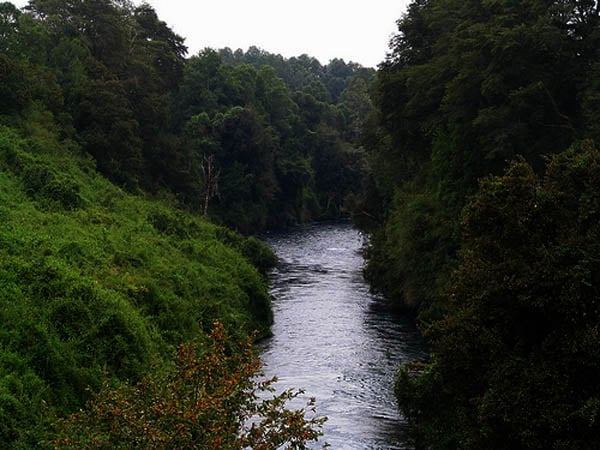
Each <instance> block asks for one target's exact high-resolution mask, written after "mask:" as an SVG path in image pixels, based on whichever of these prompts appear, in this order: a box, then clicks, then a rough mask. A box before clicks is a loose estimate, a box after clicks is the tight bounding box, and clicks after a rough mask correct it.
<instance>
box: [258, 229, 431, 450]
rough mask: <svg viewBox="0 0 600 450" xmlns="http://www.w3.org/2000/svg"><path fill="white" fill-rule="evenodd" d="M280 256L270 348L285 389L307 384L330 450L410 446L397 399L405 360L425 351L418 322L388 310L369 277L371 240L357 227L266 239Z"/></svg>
mask: <svg viewBox="0 0 600 450" xmlns="http://www.w3.org/2000/svg"><path fill="white" fill-rule="evenodd" d="M264 239H265V241H266V242H267V244H269V246H270V247H271V248H272V249H273V250H274V251H275V253H276V254H277V256H278V258H279V264H278V267H277V268H276V269H275V270H274V271H273V272H272V274H271V294H272V296H273V311H274V319H275V322H274V325H273V337H271V338H269V339H268V340H266V342H265V343H264V344H263V345H264V348H263V350H262V360H263V363H264V368H265V372H266V374H267V375H268V376H274V375H275V376H277V377H278V379H279V382H278V384H277V387H278V389H279V388H281V389H283V388H288V387H294V388H303V389H305V391H306V396H307V397H316V400H317V413H318V415H319V416H327V417H328V420H327V422H326V423H325V426H324V429H323V430H324V436H323V438H322V440H321V441H319V445H315V446H314V448H320V447H322V443H324V442H327V443H329V444H330V445H331V448H332V449H344V450H345V449H348V450H351V449H356V450H366V449H410V448H412V446H411V445H410V444H409V441H408V438H407V433H406V423H405V421H404V419H403V417H402V415H401V413H400V412H399V410H398V408H397V406H396V402H395V399H394V395H393V384H394V378H395V374H396V371H397V369H398V366H399V364H401V363H402V362H405V361H411V360H422V359H424V358H425V357H426V354H425V350H424V344H423V340H422V338H421V336H420V334H419V332H418V331H417V329H416V328H415V326H414V323H413V322H412V320H410V319H408V318H405V317H402V316H398V315H394V314H392V313H390V312H389V311H386V308H385V306H384V303H383V301H382V299H381V298H380V297H378V296H375V295H372V294H371V293H370V292H369V286H368V285H367V283H366V282H365V281H364V279H363V277H362V266H363V262H364V261H363V257H362V252H361V250H362V248H363V244H364V237H363V236H362V235H361V234H360V233H359V232H358V231H357V230H355V229H354V228H353V227H352V226H351V224H350V223H347V222H341V223H339V222H336V223H326V224H314V225H306V226H301V227H297V228H293V229H291V230H286V231H285V232H281V233H270V234H267V235H266V236H264Z"/></svg>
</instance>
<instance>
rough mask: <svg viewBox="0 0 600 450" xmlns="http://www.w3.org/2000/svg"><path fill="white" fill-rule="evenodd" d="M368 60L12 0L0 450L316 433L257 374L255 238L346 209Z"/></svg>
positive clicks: (262, 289) (358, 159)
mask: <svg viewBox="0 0 600 450" xmlns="http://www.w3.org/2000/svg"><path fill="white" fill-rule="evenodd" d="M374 76H375V71H374V70H373V69H365V68H362V67H361V66H359V65H357V64H354V63H346V62H344V61H342V60H333V61H331V62H330V63H329V64H328V65H325V66H323V65H321V64H320V63H319V62H318V61H317V60H316V59H314V58H311V57H309V56H307V55H302V56H299V57H296V58H290V59H286V58H283V57H281V56H280V55H274V54H270V53H268V52H266V51H263V50H260V49H258V48H256V47H250V48H249V49H248V50H247V51H245V52H244V51H242V50H237V51H235V52H233V51H232V50H230V49H227V48H225V49H220V50H215V49H209V48H207V49H205V50H203V51H201V52H199V53H198V54H196V55H193V56H189V57H188V55H187V49H186V47H185V44H184V39H183V38H182V37H180V36H178V35H177V34H175V33H174V32H173V31H172V30H171V29H170V28H169V27H168V26H167V24H165V23H164V22H163V21H161V20H160V19H159V18H158V16H157V14H156V12H155V11H154V10H153V8H152V7H151V6H149V5H147V4H141V5H137V6H136V5H134V4H133V3H130V2H128V1H120V0H99V1H85V0H76V1H72V2H62V1H54V0H32V1H31V2H30V3H29V4H28V6H26V7H25V8H23V9H17V8H16V7H15V6H14V5H12V4H11V3H0V198H1V201H0V218H1V219H2V220H1V221H0V302H1V307H0V330H1V331H0V447H2V448H15V449H16V448H27V449H30V448H40V447H50V448H57V447H58V448H62V447H72V448H111V449H112V448H130V447H131V446H132V445H134V446H136V447H138V448H247V447H256V448H277V447H278V446H280V445H283V444H286V443H287V444H289V445H297V446H301V445H304V444H303V443H304V442H306V441H309V440H315V439H316V438H317V437H318V435H319V433H320V432H319V431H318V430H319V428H320V426H321V425H322V422H323V420H322V419H318V418H314V419H311V418H308V417H307V418H305V416H304V414H305V412H307V411H308V410H309V409H310V408H312V406H311V405H306V407H305V408H304V409H300V410H289V409H287V406H286V405H287V401H288V400H291V399H293V398H294V397H295V396H296V395H297V394H298V392H296V391H286V392H284V393H282V394H280V395H278V396H275V397H273V398H272V399H271V400H269V399H268V398H267V396H266V394H265V391H268V390H269V386H270V383H271V382H270V381H268V380H267V381H260V379H259V378H257V377H256V374H257V372H259V371H260V363H259V361H258V359H257V356H256V354H255V352H254V350H252V349H250V347H249V345H250V342H249V341H248V340H249V339H250V340H252V339H257V338H260V337H261V336H265V335H267V334H268V333H269V327H270V324H271V321H272V313H271V309H270V298H269V295H268V292H267V279H266V276H265V274H266V271H267V270H268V269H269V268H270V267H272V266H273V265H274V264H275V256H274V255H273V254H272V253H271V251H270V250H269V249H268V248H267V247H266V246H265V245H264V244H262V243H261V242H260V241H259V240H257V239H255V238H253V237H248V236H249V235H251V234H252V233H256V232H258V231H261V230H264V229H265V228H266V227H278V226H284V225H289V224H295V223H300V222H303V221H308V220H314V219H326V218H336V217H340V216H344V215H348V214H349V206H348V205H351V204H352V203H353V202H355V200H354V199H355V198H356V197H357V195H358V193H359V190H360V184H359V183H356V180H358V179H360V178H361V177H362V174H363V173H364V171H365V167H364V159H363V154H362V149H361V146H360V143H359V141H358V139H359V136H360V130H361V129H362V126H363V123H364V122H365V120H366V118H367V116H368V115H369V114H370V113H371V111H372V108H373V107H372V103H371V99H370V94H369V86H370V85H371V83H372V80H373V78H374ZM86 403H87V405H88V406H87V407H86V409H84V410H81V409H82V408H84V406H85V405H86ZM307 408H308V409H307ZM80 410H81V411H80ZM76 411H80V412H78V413H77V414H74V415H71V414H72V413H75V412H76ZM294 448H296V447H294ZM298 448H300V447H298Z"/></svg>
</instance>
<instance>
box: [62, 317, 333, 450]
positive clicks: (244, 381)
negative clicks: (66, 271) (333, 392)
mask: <svg viewBox="0 0 600 450" xmlns="http://www.w3.org/2000/svg"><path fill="white" fill-rule="evenodd" d="M260 368H261V363H260V360H259V359H258V357H257V356H256V354H255V352H254V351H253V349H252V346H251V343H250V341H249V340H248V341H246V342H243V343H241V344H239V345H238V346H235V347H234V346H232V345H231V341H230V339H229V338H228V336H227V335H226V333H225V331H224V327H223V325H222V324H220V323H215V326H214V329H213V331H212V332H211V335H210V342H209V343H208V345H201V344H197V343H187V344H183V345H181V346H180V347H179V349H178V351H177V355H176V357H175V360H174V367H173V368H172V369H171V370H168V371H167V372H166V374H162V375H161V374H153V375H150V376H148V377H147V378H146V379H145V380H143V381H142V382H141V383H139V384H138V385H136V386H130V385H127V384H123V385H120V386H119V387H116V388H112V387H110V386H109V385H108V384H105V385H104V386H103V388H102V389H101V391H100V392H99V393H98V395H97V396H96V397H95V399H94V400H93V401H91V402H90V403H89V404H88V406H87V409H86V410H83V411H80V412H78V413H76V414H74V415H72V416H71V417H70V418H69V419H65V420H62V421H60V422H59V425H58V426H59V433H60V437H59V438H57V439H56V440H55V442H54V446H55V448H59V449H62V448H78V449H121V448H144V449H167V448H188V449H201V448H210V449H242V448H252V449H256V450H260V449H263V450H266V449H276V448H288V449H306V448H307V443H308V442H310V441H317V440H318V438H319V436H321V435H322V432H321V428H322V426H323V424H324V422H325V421H326V418H324V417H315V416H314V415H315V406H314V403H315V401H314V399H310V400H309V401H308V402H307V403H306V405H305V407H304V408H301V409H297V410H292V409H288V408H287V407H286V405H287V404H288V402H289V401H290V400H293V399H294V398H296V397H298V396H299V395H301V394H302V393H303V391H302V390H286V391H284V392H283V393H281V394H279V395H273V396H270V395H269V394H267V393H271V392H273V391H274V388H273V383H274V382H275V381H276V379H275V378H271V379H266V380H264V379H260V374H261V372H260ZM268 397H270V398H268ZM307 414H310V415H311V416H312V417H311V418H307Z"/></svg>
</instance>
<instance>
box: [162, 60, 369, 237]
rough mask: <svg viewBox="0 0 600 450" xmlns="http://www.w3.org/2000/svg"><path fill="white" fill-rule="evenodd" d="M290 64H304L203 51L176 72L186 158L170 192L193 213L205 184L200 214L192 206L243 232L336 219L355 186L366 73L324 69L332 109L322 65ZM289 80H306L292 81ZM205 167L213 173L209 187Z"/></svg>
mask: <svg viewBox="0 0 600 450" xmlns="http://www.w3.org/2000/svg"><path fill="white" fill-rule="evenodd" d="M299 61H304V63H307V64H308V61H309V59H308V58H302V57H301V58H299V59H294V58H292V59H290V60H285V59H283V58H281V57H278V56H276V55H271V54H269V53H266V52H263V51H259V50H258V49H255V48H254V49H253V48H251V49H250V50H248V52H247V53H243V52H241V51H240V52H236V53H235V54H233V53H231V51H228V50H227V49H225V50H221V51H220V52H216V51H214V50H212V49H205V50H203V51H202V52H200V53H199V54H198V55H197V56H194V57H192V58H190V59H189V60H188V62H187V64H186V67H185V70H184V76H183V82H182V84H181V88H180V90H179V94H178V96H177V99H176V105H177V107H176V111H175V112H174V117H175V118H176V124H175V127H176V128H177V129H180V130H182V132H183V136H184V142H183V143H184V146H185V148H187V155H188V156H187V157H186V161H185V164H187V168H186V169H183V172H184V173H185V174H186V175H184V177H183V179H184V180H186V181H185V183H184V184H179V185H178V189H179V190H181V191H182V192H183V193H184V194H185V195H186V196H189V200H188V203H191V204H192V205H193V206H195V207H197V208H198V206H197V203H198V200H197V199H198V198H203V199H204V200H205V201H206V200H208V199H207V198H206V195H207V187H208V186H213V187H214V186H215V185H216V186H217V188H218V189H217V193H216V195H208V197H209V198H210V200H209V202H208V204H209V205H208V208H206V209H207V210H208V211H204V208H200V209H201V210H202V211H203V213H206V212H208V214H209V216H211V217H212V218H214V219H215V220H219V221H222V222H223V223H225V224H227V225H228V226H230V227H232V228H235V229H237V230H240V231H242V232H244V233H249V232H256V231H259V230H262V229H264V228H265V227H267V226H281V225H286V224H290V223H296V222H300V221H306V220H311V219H314V218H328V217H339V216H340V214H343V213H344V211H345V210H346V209H347V208H346V207H347V205H346V203H347V202H346V198H347V196H348V195H349V194H352V193H354V194H355V193H357V192H358V189H359V188H360V186H359V185H358V183H357V180H358V179H359V178H360V176H361V174H362V172H363V164H362V159H363V155H362V150H361V149H360V148H358V147H357V142H356V141H355V139H356V137H357V129H358V127H360V125H361V124H362V122H363V121H364V119H365V116H366V115H367V113H368V111H369V110H370V109H371V107H372V105H371V103H370V100H369V99H368V96H367V83H368V82H369V81H370V76H371V74H370V73H369V72H368V71H363V70H361V69H360V67H359V66H357V65H352V64H349V65H346V64H345V63H343V61H336V62H335V64H334V62H332V63H331V64H333V65H335V67H337V69H336V70H337V71H338V72H339V73H338V74H337V77H338V81H339V82H338V87H337V88H336V89H338V90H339V89H342V91H343V95H342V92H341V91H340V92H337V91H336V92H337V93H336V94H335V97H336V98H337V97H339V103H338V104H337V105H332V104H331V102H332V100H331V98H333V97H334V95H333V92H330V91H328V88H327V87H326V86H325V84H324V83H325V81H326V80H327V73H329V71H328V67H329V66H326V67H325V68H323V67H321V66H320V64H318V63H316V65H315V64H312V65H311V64H308V66H305V65H304V63H303V64H301V65H299ZM332 67H333V66H332ZM342 69H344V70H342ZM334 72H335V73H337V72H336V71H335V70H333V69H332V71H331V73H334ZM309 75H310V76H309ZM295 76H297V77H300V76H306V77H307V80H309V79H310V81H307V80H305V82H299V84H296V83H295V82H294V81H293V78H294V77H295ZM280 77H281V78H280ZM317 86H320V88H319V89H317ZM293 90H295V91H293ZM207 160H210V161H211V162H212V164H213V168H214V171H213V172H212V173H213V174H215V173H216V174H218V176H216V177H215V178H214V180H212V182H211V181H210V180H208V182H207V175H206V173H205V172H206V161H207ZM179 178H180V179H181V178H182V177H181V176H179ZM194 202H196V204H194Z"/></svg>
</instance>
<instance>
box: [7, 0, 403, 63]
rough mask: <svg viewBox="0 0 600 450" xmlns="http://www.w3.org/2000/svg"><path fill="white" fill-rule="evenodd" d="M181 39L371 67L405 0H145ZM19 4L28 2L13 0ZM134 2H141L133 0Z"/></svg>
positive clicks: (196, 45) (193, 48)
mask: <svg viewBox="0 0 600 450" xmlns="http://www.w3.org/2000/svg"><path fill="white" fill-rule="evenodd" d="M147 2H148V3H149V4H151V5H152V6H153V7H154V9H155V10H156V12H157V13H158V16H159V17H160V18H161V19H162V20H164V21H165V22H166V23H167V24H168V25H169V26H170V27H171V28H172V29H173V30H174V31H175V32H176V33H178V34H179V35H181V36H183V37H185V38H186V44H187V46H188V47H189V54H190V55H192V54H195V53H197V52H198V51H199V50H201V49H203V48H204V47H213V48H222V47H230V48H231V49H233V50H236V49H238V48H241V49H243V50H247V49H248V47H250V46H251V45H256V46H257V47H259V48H262V49H263V50H266V51H269V52H271V53H280V54H281V55H283V56H285V57H286V58H289V57H292V56H299V55H301V54H302V53H306V54H308V55H310V56H314V57H315V58H317V59H318V60H319V61H320V62H321V63H322V64H327V63H328V62H329V60H331V59H333V58H343V59H344V60H345V61H346V62H348V61H354V62H357V63H360V64H362V65H363V66H368V67H376V66H377V64H379V63H380V62H382V61H383V59H384V58H385V54H386V52H387V50H388V42H389V39H390V37H391V35H392V34H393V33H394V32H395V31H396V20H397V19H399V18H400V16H401V15H402V14H403V13H404V12H405V11H406V7H407V5H408V4H409V0H366V1H365V0H302V1H289V0H288V1H286V0H210V1H207V0H148V1H147ZM13 3H14V4H16V5H17V6H19V7H21V6H24V5H25V4H27V0H13ZM134 3H136V4H139V3H141V2H140V1H139V0H135V1H134Z"/></svg>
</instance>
